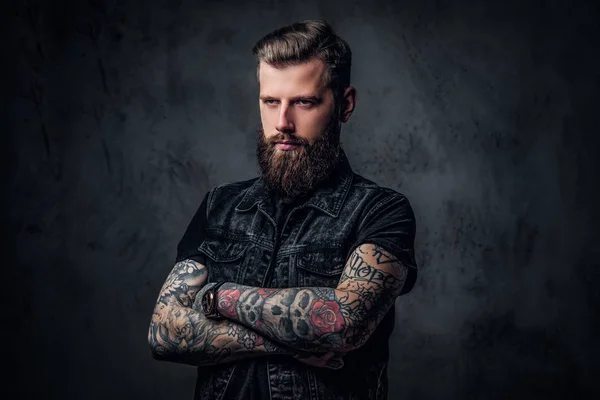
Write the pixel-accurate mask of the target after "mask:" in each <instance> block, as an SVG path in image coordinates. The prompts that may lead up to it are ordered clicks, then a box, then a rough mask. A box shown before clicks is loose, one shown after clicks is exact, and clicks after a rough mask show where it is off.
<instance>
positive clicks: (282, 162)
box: [257, 59, 341, 197]
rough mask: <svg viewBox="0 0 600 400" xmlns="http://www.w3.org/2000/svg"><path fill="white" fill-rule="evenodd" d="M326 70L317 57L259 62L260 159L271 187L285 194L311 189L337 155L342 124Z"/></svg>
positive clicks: (324, 177) (335, 160)
mask: <svg viewBox="0 0 600 400" xmlns="http://www.w3.org/2000/svg"><path fill="white" fill-rule="evenodd" d="M326 68H327V67H326V65H325V63H323V62H322V61H321V60H318V59H315V60H312V61H309V62H306V63H303V64H299V65H293V66H288V67H283V68H275V67H273V66H271V65H268V64H265V63H261V64H260V66H259V81H260V99H259V104H260V116H261V129H259V132H258V147H257V155H258V161H259V165H260V167H261V171H262V173H263V177H264V178H265V181H266V183H267V185H268V186H269V187H270V188H272V189H276V190H278V191H279V192H280V193H281V194H283V195H285V196H290V197H294V196H301V195H304V194H307V193H308V192H310V191H311V190H312V189H314V187H315V186H316V185H317V184H319V183H320V182H322V181H323V180H324V179H326V178H327V176H329V174H330V173H331V171H332V169H333V167H334V166H335V163H336V162H337V159H338V153H339V149H340V143H339V133H340V125H341V122H340V119H339V111H338V109H337V108H336V106H335V101H334V96H333V92H332V90H331V89H330V88H329V87H327V86H326V84H325V76H326V72H327V69H326Z"/></svg>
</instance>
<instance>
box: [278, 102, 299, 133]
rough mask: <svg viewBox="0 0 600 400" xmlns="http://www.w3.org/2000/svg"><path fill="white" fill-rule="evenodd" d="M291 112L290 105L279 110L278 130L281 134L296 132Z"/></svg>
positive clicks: (282, 106)
mask: <svg viewBox="0 0 600 400" xmlns="http://www.w3.org/2000/svg"><path fill="white" fill-rule="evenodd" d="M290 114H291V110H290V107H289V106H288V105H284V104H282V105H281V108H280V109H279V118H278V119H277V126H276V129H277V130H278V131H279V132H284V133H289V132H294V129H295V127H294V123H293V122H292V118H291V115H290Z"/></svg>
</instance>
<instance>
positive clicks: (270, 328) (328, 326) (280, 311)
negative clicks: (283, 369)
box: [218, 244, 407, 352]
mask: <svg viewBox="0 0 600 400" xmlns="http://www.w3.org/2000/svg"><path fill="white" fill-rule="evenodd" d="M406 275H407V267H406V266H404V265H403V264H402V263H401V262H400V261H399V260H397V259H395V258H394V257H393V256H392V255H391V254H389V253H388V252H386V251H385V250H384V249H382V248H381V247H378V246H376V245H372V244H363V245H361V246H359V247H358V248H357V249H356V250H355V251H354V252H353V253H352V255H351V256H350V258H349V260H348V262H347V263H346V267H345V269H344V272H343V273H342V276H341V278H340V282H339V284H338V286H337V288H335V289H332V288H325V287H319V288H317V287H298V288H286V289H271V288H255V287H249V286H243V285H238V284H233V283H226V284H224V285H223V286H221V288H220V289H219V294H218V296H219V301H218V310H219V312H220V313H221V314H222V315H224V316H226V317H227V318H228V319H230V320H231V321H235V322H239V323H240V324H242V325H244V326H246V327H248V328H251V329H252V330H255V331H257V332H259V333H260V334H262V335H264V336H265V337H268V338H271V339H272V340H273V341H275V342H277V343H281V344H283V345H285V346H289V347H293V348H295V349H300V350H305V351H315V350H318V351H325V350H327V351H336V352H347V351H351V350H354V349H356V348H358V347H360V346H362V345H363V344H364V343H365V342H366V341H367V339H368V338H369V337H370V336H371V334H372V333H373V331H374V330H375V328H376V327H377V325H378V324H379V322H380V321H381V319H382V318H383V317H384V315H385V314H386V313H387V312H388V310H389V309H390V308H391V307H392V305H393V304H394V301H395V299H396V297H397V296H398V295H399V294H400V292H401V291H402V287H403V286H404V283H405V281H406Z"/></svg>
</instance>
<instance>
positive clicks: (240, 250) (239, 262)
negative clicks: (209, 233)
mask: <svg viewBox="0 0 600 400" xmlns="http://www.w3.org/2000/svg"><path fill="white" fill-rule="evenodd" d="M248 246H249V242H241V241H232V240H229V239H212V238H209V239H206V240H205V241H203V242H202V243H201V244H200V246H199V247H198V251H200V252H201V253H202V254H204V255H206V257H207V259H206V264H207V265H206V266H207V267H208V282H218V281H227V282H238V279H239V277H240V276H242V273H243V270H244V269H245V268H246V252H247V250H248Z"/></svg>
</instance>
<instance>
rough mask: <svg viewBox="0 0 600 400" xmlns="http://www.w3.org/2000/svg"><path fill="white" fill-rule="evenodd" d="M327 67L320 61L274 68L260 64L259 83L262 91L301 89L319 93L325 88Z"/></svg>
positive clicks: (263, 63)
mask: <svg viewBox="0 0 600 400" xmlns="http://www.w3.org/2000/svg"><path fill="white" fill-rule="evenodd" d="M326 74H327V66H326V65H325V63H324V62H323V61H322V60H320V59H312V60H310V61H307V62H304V63H301V64H295V65H289V66H284V67H275V66H273V65H270V64H267V63H265V62H261V63H260V64H259V74H258V76H259V83H260V86H261V92H262V91H263V89H264V90H277V89H280V90H282V89H286V88H287V89H294V88H300V87H303V88H305V89H306V90H314V91H321V90H323V89H324V86H325V77H326Z"/></svg>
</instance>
